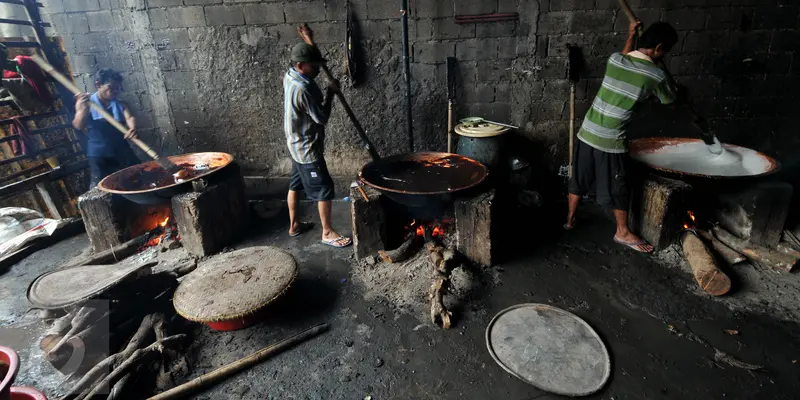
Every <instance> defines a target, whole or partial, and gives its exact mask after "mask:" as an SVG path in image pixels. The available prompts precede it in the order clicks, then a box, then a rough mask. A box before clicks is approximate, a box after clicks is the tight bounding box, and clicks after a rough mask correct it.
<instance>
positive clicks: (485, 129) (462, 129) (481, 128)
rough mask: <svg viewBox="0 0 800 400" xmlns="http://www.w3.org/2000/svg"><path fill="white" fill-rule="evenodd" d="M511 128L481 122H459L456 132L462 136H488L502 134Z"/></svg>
mask: <svg viewBox="0 0 800 400" xmlns="http://www.w3.org/2000/svg"><path fill="white" fill-rule="evenodd" d="M509 130H510V129H509V128H506V127H504V126H500V125H495V124H491V123H488V122H481V123H477V124H469V123H468V124H458V125H456V128H455V132H456V133H457V134H459V135H461V136H467V137H474V138H487V137H494V136H499V135H502V134H504V133H506V132H508V131H509Z"/></svg>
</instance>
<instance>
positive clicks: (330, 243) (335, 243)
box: [322, 236, 353, 248]
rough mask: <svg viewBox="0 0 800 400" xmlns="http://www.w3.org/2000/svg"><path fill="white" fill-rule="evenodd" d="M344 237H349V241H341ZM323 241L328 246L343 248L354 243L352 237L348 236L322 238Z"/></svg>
mask: <svg viewBox="0 0 800 400" xmlns="http://www.w3.org/2000/svg"><path fill="white" fill-rule="evenodd" d="M342 239H347V242H346V243H345V244H341V243H339V241H341V240H342ZM322 243H323V244H327V245H328V246H331V247H336V248H342V247H347V246H350V245H351V244H353V240H352V239H350V238H346V237H344V236H339V237H338V238H335V239H329V240H326V239H322Z"/></svg>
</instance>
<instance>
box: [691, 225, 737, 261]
mask: <svg viewBox="0 0 800 400" xmlns="http://www.w3.org/2000/svg"><path fill="white" fill-rule="evenodd" d="M697 233H698V234H699V235H700V237H702V238H703V239H704V240H705V241H706V242H707V244H710V245H711V248H713V249H714V251H716V253H717V254H719V256H720V257H721V258H722V259H723V260H724V261H725V262H726V263H727V264H728V265H735V264H738V263H740V262H743V261H745V260H747V257H745V256H743V255H742V254H740V253H738V252H737V251H736V250H734V249H732V248H730V247H728V246H726V245H725V244H724V243H722V242H720V241H719V239H717V238H716V237H714V235H712V234H711V232H709V231H705V230H698V231H697Z"/></svg>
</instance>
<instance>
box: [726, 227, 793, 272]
mask: <svg viewBox="0 0 800 400" xmlns="http://www.w3.org/2000/svg"><path fill="white" fill-rule="evenodd" d="M712 232H713V233H714V236H716V238H717V239H719V241H720V242H722V243H725V245H726V246H728V247H730V248H732V249H734V250H736V251H738V252H739V253H742V254H744V255H745V256H747V258H749V259H751V260H753V261H756V262H758V263H760V264H763V265H766V266H768V267H770V268H772V269H776V270H779V271H786V272H791V271H792V268H794V266H795V264H796V263H797V258H795V257H792V256H790V255H788V254H784V253H781V252H780V251H777V250H772V249H769V248H766V247H763V246H759V245H757V244H755V243H750V242H748V241H746V240H743V239H740V238H738V237H736V236H734V235H733V234H732V233H730V232H728V231H726V230H725V229H722V228H720V227H718V226H716V227H714V228H713V229H712Z"/></svg>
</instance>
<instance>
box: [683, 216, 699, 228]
mask: <svg viewBox="0 0 800 400" xmlns="http://www.w3.org/2000/svg"><path fill="white" fill-rule="evenodd" d="M686 214H687V215H689V219H690V220H691V224H690V223H689V222H686V223H684V224H683V229H684V230H687V231H689V230H694V229H695V228H697V218H695V216H694V213H693V212H691V211H686Z"/></svg>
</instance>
